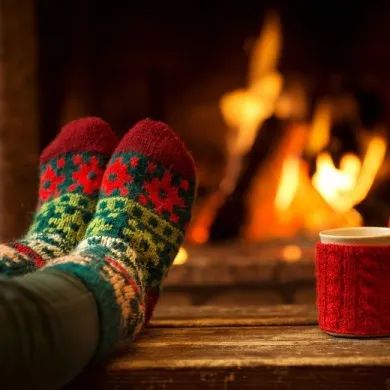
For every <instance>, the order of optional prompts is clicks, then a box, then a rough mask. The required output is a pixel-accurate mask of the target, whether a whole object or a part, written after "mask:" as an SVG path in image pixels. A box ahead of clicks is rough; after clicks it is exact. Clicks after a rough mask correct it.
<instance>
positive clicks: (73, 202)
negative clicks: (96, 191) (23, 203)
mask: <svg viewBox="0 0 390 390" xmlns="http://www.w3.org/2000/svg"><path fill="white" fill-rule="evenodd" d="M80 201H84V202H81V203H83V205H82V206H80ZM53 205H54V206H56V210H57V206H59V205H70V206H73V207H77V208H79V209H81V210H83V211H89V212H93V211H94V210H95V205H96V204H95V202H91V197H89V196H86V195H83V194H72V193H66V194H63V195H61V196H59V197H58V198H54V199H52V200H50V201H48V202H45V203H43V204H42V206H41V207H40V208H39V210H38V211H39V213H41V212H47V211H48V210H50V209H51V208H52V207H53Z"/></svg>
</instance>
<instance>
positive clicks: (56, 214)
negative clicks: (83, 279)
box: [0, 118, 118, 276]
mask: <svg viewBox="0 0 390 390" xmlns="http://www.w3.org/2000/svg"><path fill="white" fill-rule="evenodd" d="M117 143H118V139H117V137H116V136H115V134H114V133H113V132H112V130H111V128H110V126H109V125H108V124H107V123H105V122H104V121H103V120H101V119H99V118H84V119H79V120H76V121H73V122H70V123H69V124H67V125H66V126H65V127H63V128H62V130H61V132H60V133H59V135H58V136H57V137H56V138H55V139H54V141H53V142H52V143H51V144H50V145H49V146H48V147H47V148H46V149H45V150H44V151H43V152H42V155H41V157H40V186H39V198H38V207H37V211H36V213H35V216H34V219H33V222H32V225H31V227H30V229H29V231H28V233H27V234H26V236H25V237H24V238H22V239H19V240H16V241H13V242H9V243H7V244H3V245H0V273H1V274H2V275H7V276H14V275H23V274H26V273H28V272H31V271H33V270H35V269H36V268H40V267H42V266H43V265H44V264H46V263H47V262H48V261H49V260H51V259H53V258H55V257H58V256H62V255H64V254H65V253H68V252H69V251H71V250H72V249H73V248H74V247H75V246H76V245H77V244H78V242H79V241H80V239H81V238H82V237H83V235H84V233H85V230H86V228H87V226H88V223H89V221H90V220H91V218H92V215H93V213H94V211H95V206H96V203H97V198H98V194H99V187H100V184H101V181H102V178H103V173H104V169H105V166H106V163H107V161H108V159H109V158H110V156H111V153H112V152H113V150H114V148H115V147H116V145H117Z"/></svg>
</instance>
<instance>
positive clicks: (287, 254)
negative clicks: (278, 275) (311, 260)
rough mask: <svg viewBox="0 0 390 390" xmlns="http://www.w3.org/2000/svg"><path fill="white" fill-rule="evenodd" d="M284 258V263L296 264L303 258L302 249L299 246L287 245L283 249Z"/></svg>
mask: <svg viewBox="0 0 390 390" xmlns="http://www.w3.org/2000/svg"><path fill="white" fill-rule="evenodd" d="M282 257H283V260H284V261H287V262H289V263H295V262H296V261H298V260H300V259H301V258H302V249H301V248H300V247H299V246H298V245H286V246H285V247H284V248H283V249H282Z"/></svg>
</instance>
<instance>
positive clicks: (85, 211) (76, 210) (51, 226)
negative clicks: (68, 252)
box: [26, 194, 96, 247]
mask: <svg viewBox="0 0 390 390" xmlns="http://www.w3.org/2000/svg"><path fill="white" fill-rule="evenodd" d="M95 205H96V199H95V200H93V199H91V198H90V197H87V196H85V195H83V194H65V195H61V196H59V197H58V198H55V199H53V200H51V201H48V202H46V203H45V204H43V205H42V207H41V208H40V209H39V211H38V212H37V214H36V215H35V218H34V221H33V224H32V225H31V227H30V229H29V231H28V233H27V235H26V238H27V239H28V238H29V237H31V236H33V235H34V234H39V233H44V234H47V235H61V236H62V237H63V240H65V241H67V242H68V243H69V246H70V247H74V246H75V244H76V243H77V242H79V241H80V239H81V238H82V237H83V236H84V233H85V230H86V228H87V225H88V222H89V221H90V220H91V218H92V215H93V211H94V208H95Z"/></svg>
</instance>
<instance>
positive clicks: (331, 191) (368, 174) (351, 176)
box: [313, 136, 387, 212]
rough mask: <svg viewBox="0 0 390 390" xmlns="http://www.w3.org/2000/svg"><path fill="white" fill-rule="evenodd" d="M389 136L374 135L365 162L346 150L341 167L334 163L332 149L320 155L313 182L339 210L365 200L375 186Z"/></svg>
mask: <svg viewBox="0 0 390 390" xmlns="http://www.w3.org/2000/svg"><path fill="white" fill-rule="evenodd" d="M386 147H387V145H386V140H385V139H384V138H383V137H381V136H374V137H373V138H372V139H371V141H370V143H369V145H368V147H367V151H366V154H365V156H364V159H363V162H361V161H360V159H359V158H358V157H357V156H356V155H353V154H346V155H344V156H343V158H342V159H341V162H340V168H339V169H337V168H336V167H335V166H334V163H333V161H332V158H331V156H330V155H329V154H328V153H321V154H320V155H319V156H318V157H317V162H316V168H317V169H316V173H315V174H314V176H313V184H314V186H315V188H316V189H317V190H318V192H319V193H320V194H321V195H322V196H323V198H324V199H325V200H326V201H327V202H328V203H329V204H330V205H331V206H332V208H333V209H334V210H335V211H339V212H345V211H347V210H349V209H352V208H353V207H354V206H355V205H356V204H358V203H359V202H361V201H362V200H363V199H364V198H365V197H366V196H367V194H368V192H369V190H370V188H371V187H372V185H373V183H374V180H375V177H376V175H377V173H378V170H379V168H380V167H381V165H382V163H383V160H384V158H385V153H386Z"/></svg>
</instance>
